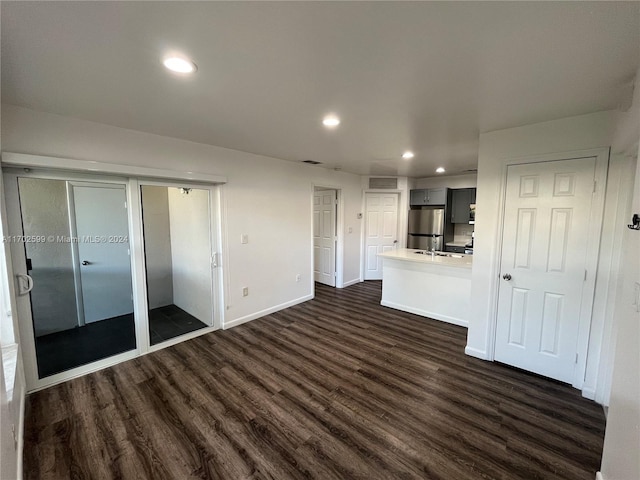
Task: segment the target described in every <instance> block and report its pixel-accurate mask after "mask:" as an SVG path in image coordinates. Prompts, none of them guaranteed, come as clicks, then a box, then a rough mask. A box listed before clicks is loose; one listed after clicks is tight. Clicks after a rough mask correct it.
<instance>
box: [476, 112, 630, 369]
mask: <svg viewBox="0 0 640 480" xmlns="http://www.w3.org/2000/svg"><path fill="white" fill-rule="evenodd" d="M619 117H620V114H619V113H618V112H612V111H610V112H599V113H594V114H589V115H581V116H577V117H571V118H564V119H560V120H553V121H549V122H543V123H538V124H535V125H528V126H524V127H517V128H511V129H507V130H500V131H496V132H490V133H485V134H481V135H480V149H479V160H478V185H477V198H476V205H477V206H476V224H475V241H474V261H473V274H472V275H473V286H472V293H471V305H472V311H473V312H474V315H473V318H472V319H471V321H470V323H469V333H468V338H467V348H466V352H467V353H468V354H470V355H474V356H477V357H480V358H490V357H491V355H492V352H491V351H490V348H491V347H490V345H491V340H492V339H491V338H490V336H491V328H490V322H491V319H492V316H493V315H494V314H495V312H494V299H495V296H496V291H495V290H496V282H494V278H496V276H497V274H498V272H497V269H496V260H497V257H498V240H499V236H500V232H499V218H498V213H497V212H499V211H500V207H501V205H500V196H501V188H502V187H501V182H502V179H503V177H504V174H505V170H504V169H505V166H506V164H507V162H508V161H509V160H510V159H513V158H518V157H525V156H532V155H543V154H550V153H559V152H568V151H576V150H585V149H592V148H599V147H608V146H610V145H612V142H613V138H614V132H615V129H616V124H617V121H618V120H619ZM615 178H616V177H615V176H611V177H610V180H612V179H614V180H615ZM619 187H620V185H617V186H609V190H611V188H619ZM609 200H610V201H609V202H608V203H607V205H606V208H605V218H609V217H611V216H613V217H615V215H616V212H617V210H618V208H619V205H618V203H617V200H616V198H611V197H610V198H609ZM612 236H614V232H612V231H603V237H602V245H604V246H607V245H612V244H614V243H615V240H614V239H613V238H612ZM601 253H602V252H601ZM614 257H615V254H614ZM614 260H615V258H614ZM612 273H613V275H611V274H612ZM612 276H613V277H615V272H611V271H602V270H600V271H599V272H598V276H597V277H596V285H599V288H605V289H607V288H608V285H609V282H610V281H612V280H611V277H612ZM599 301H606V299H605V298H600V299H599ZM598 308H599V305H598V304H597V303H596V304H594V311H598ZM600 311H602V310H600ZM603 322H605V318H604V317H603V316H602V315H600V316H598V317H596V316H594V318H593V321H592V329H595V331H597V332H599V334H600V335H601V334H602V331H603V327H602V323H603ZM601 342H602V337H599V338H596V337H593V338H591V343H590V352H591V353H593V348H595V347H594V345H597V346H599V345H601ZM588 368H589V369H590V370H589V371H588V372H587V375H590V376H592V377H597V370H598V366H597V365H594V364H593V363H592V364H590V365H588Z"/></svg>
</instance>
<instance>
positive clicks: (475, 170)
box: [465, 168, 478, 173]
mask: <svg viewBox="0 0 640 480" xmlns="http://www.w3.org/2000/svg"><path fill="white" fill-rule="evenodd" d="M477 171H478V169H477V168H469V169H467V170H465V172H469V173H476V172H477Z"/></svg>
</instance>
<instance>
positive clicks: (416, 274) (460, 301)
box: [379, 248, 473, 327]
mask: <svg viewBox="0 0 640 480" xmlns="http://www.w3.org/2000/svg"><path fill="white" fill-rule="evenodd" d="M379 256H380V257H381V258H382V265H383V266H382V301H381V302H380V303H381V304H382V305H384V306H386V307H390V308H395V309H397V310H402V311H405V312H409V313H414V314H416V315H421V316H423V317H429V318H433V319H436V320H441V321H443V322H448V323H453V324H454V325H461V326H464V327H466V326H467V325H468V323H469V316H470V300H471V265H472V259H473V256H472V255H453V256H451V254H448V255H447V256H445V255H437V254H434V255H432V254H430V253H426V252H425V251H424V250H414V249H409V248H402V249H398V250H393V251H390V252H385V253H381V254H379Z"/></svg>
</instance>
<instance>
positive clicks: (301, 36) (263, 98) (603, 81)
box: [1, 2, 640, 177]
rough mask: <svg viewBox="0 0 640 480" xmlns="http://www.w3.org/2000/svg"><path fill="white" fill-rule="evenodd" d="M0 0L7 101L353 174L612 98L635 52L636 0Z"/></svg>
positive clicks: (613, 102)
mask: <svg viewBox="0 0 640 480" xmlns="http://www.w3.org/2000/svg"><path fill="white" fill-rule="evenodd" d="M1 9H2V11H1V13H2V101H3V103H10V104H14V105H20V106H24V107H28V108H32V109H36V110H43V111H47V112H52V113H58V114H62V115H69V116H73V117H78V118H83V119H87V120H92V121H96V122H101V123H106V124H110V125H116V126H120V127H125V128H130V129H135V130H142V131H146V132H151V133H155V134H159V135H166V136H171V137H178V138H183V139H188V140H193V141H196V142H202V143H208V144H212V145H218V146H222V147H227V148H233V149H236V150H242V151H246V152H252V153H258V154H262V155H268V156H273V157H278V158H283V159H286V160H292V161H301V160H304V159H312V160H317V161H320V162H323V163H324V165H325V166H328V167H331V168H334V167H341V168H342V169H343V170H344V171H350V172H354V173H359V174H383V175H387V174H397V175H409V176H415V177H423V176H430V175H434V170H435V168H436V167H437V166H440V165H442V166H444V167H445V168H447V173H448V174H451V173H461V172H464V171H465V170H467V169H472V168H474V167H475V166H476V164H477V149H478V134H479V133H480V132H486V131H491V130H496V129H501V128H507V127H512V126H518V125H524V124H528V123H534V122H539V121H544V120H550V119H554V118H561V117H566V116H571V115H579V114H583V113H589V112H594V111H599V110H607V109H612V108H617V107H619V105H623V104H624V103H625V102H626V101H628V96H629V95H630V89H629V85H630V84H631V82H632V81H633V75H634V73H635V72H636V70H637V68H638V62H639V60H640V3H638V2H629V3H626V2H603V3H592V2H562V3H555V2H542V3H529V2H513V3H500V2H498V3H485V2H451V3H449V2H434V3H430V2H428V3H427V2H407V3H405V2H388V3H387V2H371V3H367V2H354V3H351V2H327V3H321V2H318V3H316V2H301V3H287V2H283V3H272V2H257V3H249V2H230V3H218V2H216V3H210V2H131V3H123V2H104V3H103V2H64V3H63V2H33V3H31V2H2V4H1ZM172 49H173V50H178V51H181V52H183V53H184V54H187V55H189V56H190V57H191V58H192V59H193V60H194V61H195V62H196V63H197V65H198V68H199V70H198V72H197V73H196V74H195V75H194V76H192V77H190V78H184V77H177V76H176V75H172V74H170V73H168V72H167V71H165V70H164V68H163V67H162V65H161V63H160V58H161V57H162V56H163V55H164V54H165V53H166V52H167V51H169V50H172ZM329 112H334V113H336V114H338V115H339V116H340V118H341V119H342V124H341V125H340V127H339V128H338V129H336V130H335V131H328V130H326V129H325V128H324V127H323V126H322V124H321V119H322V117H323V115H324V114H326V113H329ZM406 149H410V150H413V151H414V152H415V154H416V156H415V158H414V159H412V160H410V161H406V160H402V159H401V158H400V155H401V154H402V152H403V151H404V150H406Z"/></svg>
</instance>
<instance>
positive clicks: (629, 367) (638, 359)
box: [601, 162, 640, 480]
mask: <svg viewBox="0 0 640 480" xmlns="http://www.w3.org/2000/svg"><path fill="white" fill-rule="evenodd" d="M630 211H631V212H635V213H639V214H640V162H638V167H637V171H636V175H635V195H634V200H633V208H632V209H630ZM629 218H630V216H629ZM638 252H640V231H632V230H629V229H627V231H626V232H625V238H624V258H625V259H626V261H625V262H624V273H623V278H622V281H621V282H620V290H619V296H618V301H617V307H616V319H615V322H616V330H617V341H616V347H615V360H614V367H613V381H612V386H611V398H610V401H609V412H608V416H607V427H606V432H605V439H604V450H603V455H602V468H601V472H602V476H603V478H604V479H605V480H637V479H638V478H640V456H639V455H638V450H639V449H640V313H639V312H638V309H639V308H640V307H637V306H635V305H633V303H634V301H637V300H636V299H635V298H634V297H635V291H634V286H635V283H636V282H638V284H639V285H640V257H639V256H638Z"/></svg>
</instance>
